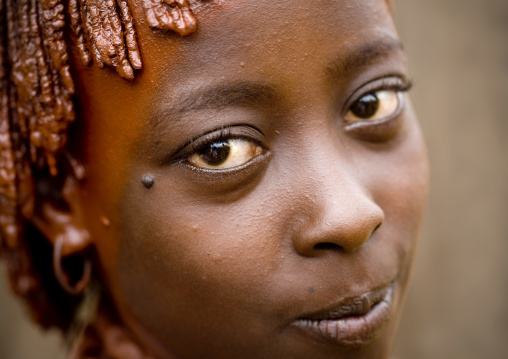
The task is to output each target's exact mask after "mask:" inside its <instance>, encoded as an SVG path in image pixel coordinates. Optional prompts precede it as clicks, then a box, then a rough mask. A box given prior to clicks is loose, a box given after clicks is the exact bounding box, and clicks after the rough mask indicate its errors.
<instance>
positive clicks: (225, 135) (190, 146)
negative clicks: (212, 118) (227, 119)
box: [171, 125, 266, 163]
mask: <svg viewBox="0 0 508 359" xmlns="http://www.w3.org/2000/svg"><path fill="white" fill-rule="evenodd" d="M238 127H240V126H236V125H235V126H228V127H222V128H220V129H217V130H214V131H212V132H209V133H207V134H204V135H201V136H198V137H196V138H194V139H192V140H190V141H188V142H187V143H186V144H185V145H183V146H182V147H180V149H179V150H177V151H176V154H175V155H173V156H172V157H173V158H174V160H172V161H171V162H173V163H174V162H180V163H184V162H186V161H187V159H188V158H189V157H190V156H191V155H192V154H194V153H196V152H199V151H200V150H202V149H203V148H204V147H205V146H206V145H209V144H211V143H214V142H219V141H225V140H235V139H243V140H246V141H250V142H252V143H253V144H256V145H258V146H260V147H262V148H264V149H265V150H266V146H264V145H263V143H262V141H261V140H260V139H255V138H254V137H253V136H247V135H241V134H235V133H234V131H233V129H234V128H238ZM243 127H245V128H250V129H251V130H252V132H253V133H255V132H259V131H258V130H256V129H254V128H253V127H251V126H243ZM244 132H246V131H245V129H244ZM260 135H261V134H260Z"/></svg>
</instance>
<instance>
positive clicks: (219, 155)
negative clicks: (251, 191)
mask: <svg viewBox="0 0 508 359" xmlns="http://www.w3.org/2000/svg"><path fill="white" fill-rule="evenodd" d="M263 152H264V149H263V148H262V147H261V146H260V145H258V144H256V143H255V142H253V141H250V140H247V139H244V138H230V139H220V140H215V141H212V142H209V143H206V144H205V145H203V146H201V147H200V148H199V149H198V150H197V151H195V152H194V153H193V154H191V155H190V156H189V157H188V158H187V162H188V163H189V164H191V165H192V166H195V167H198V168H202V169H209V170H226V169H230V168H234V167H238V166H241V165H243V164H246V163H247V162H249V161H251V160H252V159H254V158H255V157H257V156H259V155H261V154H262V153H263Z"/></svg>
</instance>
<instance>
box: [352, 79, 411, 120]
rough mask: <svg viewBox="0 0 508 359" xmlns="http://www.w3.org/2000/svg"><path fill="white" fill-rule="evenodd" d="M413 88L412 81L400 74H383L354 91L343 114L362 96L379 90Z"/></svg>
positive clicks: (408, 89)
mask: <svg viewBox="0 0 508 359" xmlns="http://www.w3.org/2000/svg"><path fill="white" fill-rule="evenodd" d="M412 88H413V82H412V81H411V80H409V79H407V78H404V77H400V76H385V77H382V78H379V79H377V80H374V81H371V82H369V83H368V84H367V85H365V86H363V87H362V88H360V90H357V91H355V92H354V94H353V95H352V96H351V97H350V98H349V99H348V100H347V101H346V107H345V110H344V114H345V113H346V112H347V111H348V110H349V108H350V107H351V106H352V105H353V104H354V103H355V102H356V101H358V100H359V99H361V98H362V97H363V96H366V95H368V94H371V93H375V92H379V91H396V92H403V93H404V92H409V91H410V90H411V89H412Z"/></svg>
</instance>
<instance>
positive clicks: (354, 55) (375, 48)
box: [327, 37, 404, 80]
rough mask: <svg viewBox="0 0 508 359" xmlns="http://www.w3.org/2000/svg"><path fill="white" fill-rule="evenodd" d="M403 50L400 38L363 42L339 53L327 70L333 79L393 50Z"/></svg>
mask: <svg viewBox="0 0 508 359" xmlns="http://www.w3.org/2000/svg"><path fill="white" fill-rule="evenodd" d="M403 50H404V47H403V45H402V43H401V42H400V40H399V39H397V38H394V37H388V38H384V39H381V40H378V41H375V42H373V43H368V44H363V45H361V46H359V47H357V48H354V49H352V50H349V51H347V52H346V53H341V54H340V55H339V56H338V57H337V59H336V60H335V61H332V62H331V63H329V64H328V66H327V72H328V75H329V77H330V78H331V79H332V80H335V79H337V78H339V77H341V76H342V75H343V74H344V73H349V72H351V71H354V70H357V69H360V68H362V67H365V66H366V65H369V64H371V63H373V62H374V61H375V60H377V59H378V58H381V57H386V56H389V55H391V54H393V53H394V52H398V51H403Z"/></svg>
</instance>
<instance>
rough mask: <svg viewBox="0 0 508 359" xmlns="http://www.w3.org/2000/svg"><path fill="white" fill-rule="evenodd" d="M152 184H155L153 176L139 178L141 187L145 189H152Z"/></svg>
mask: <svg viewBox="0 0 508 359" xmlns="http://www.w3.org/2000/svg"><path fill="white" fill-rule="evenodd" d="M154 182H155V180H154V178H153V176H150V175H146V176H143V178H141V183H143V185H144V186H145V187H146V188H152V186H153V183H154Z"/></svg>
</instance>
